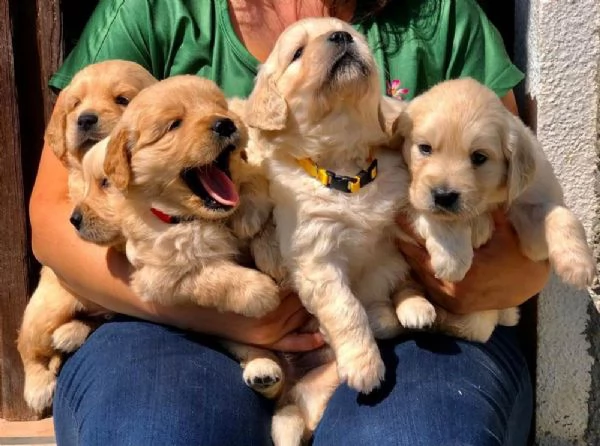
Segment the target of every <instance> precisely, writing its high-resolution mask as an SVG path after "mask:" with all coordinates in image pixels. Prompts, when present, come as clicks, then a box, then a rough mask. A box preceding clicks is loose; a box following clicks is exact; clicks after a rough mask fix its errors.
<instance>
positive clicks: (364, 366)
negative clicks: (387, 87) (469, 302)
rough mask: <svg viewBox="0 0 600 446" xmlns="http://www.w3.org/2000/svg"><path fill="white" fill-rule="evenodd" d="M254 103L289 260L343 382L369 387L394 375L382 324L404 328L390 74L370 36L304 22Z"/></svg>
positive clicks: (251, 120)
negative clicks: (388, 120)
mask: <svg viewBox="0 0 600 446" xmlns="http://www.w3.org/2000/svg"><path fill="white" fill-rule="evenodd" d="M247 105H248V109H247V115H246V121H247V123H248V124H249V126H250V127H252V128H253V130H251V137H250V139H251V140H253V139H254V140H255V141H256V145H257V146H258V147H260V148H261V149H263V150H265V156H266V157H267V158H268V160H267V167H268V174H269V179H270V192H271V198H272V199H273V201H274V205H275V207H274V218H275V223H276V231H277V236H278V242H279V245H280V248H281V254H282V257H283V260H284V265H285V267H286V268H287V270H288V271H289V273H290V276H291V281H292V283H293V285H294V287H295V288H296V289H297V291H298V293H299V296H300V299H301V300H302V302H303V304H304V305H305V306H306V307H307V308H308V310H309V311H310V312H311V313H313V314H314V315H315V316H316V317H317V319H318V321H319V324H320V327H321V329H322V331H323V332H324V333H325V335H326V337H327V339H328V341H329V343H330V344H331V346H332V348H333V350H334V352H335V358H336V361H337V368H338V373H339V377H340V379H341V380H342V381H346V382H347V383H348V384H349V385H350V386H351V387H353V388H355V389H357V390H359V391H361V392H370V391H371V390H373V389H374V388H375V387H377V386H378V385H379V384H380V382H381V380H382V378H383V373H384V365H383V362H382V360H381V357H380V355H379V350H378V348H377V344H376V343H375V336H374V335H373V332H374V333H375V335H376V336H377V337H381V338H386V337H392V336H395V335H396V334H398V332H399V331H400V323H399V320H398V319H399V318H398V316H397V315H396V312H395V309H394V307H393V305H392V300H391V299H390V296H391V295H392V293H394V292H395V291H396V290H397V289H399V284H400V283H401V281H402V279H403V278H405V277H406V274H407V272H408V266H407V264H406V262H405V261H404V259H403V257H402V256H401V255H400V254H399V253H398V251H397V250H396V248H395V245H394V243H393V232H394V230H393V227H394V215H395V213H396V211H397V210H398V209H399V207H400V206H401V205H402V204H403V198H405V197H406V191H407V187H408V174H407V172H406V168H405V165H404V162H403V160H402V157H401V156H400V154H398V153H395V152H391V151H388V150H385V149H384V148H382V147H381V146H382V143H383V142H384V141H386V133H385V131H384V128H383V122H382V120H381V112H380V93H379V80H378V75H377V69H376V66H375V62H374V60H373V57H372V55H371V53H370V51H369V48H368V46H367V44H366V41H365V39H364V38H363V36H361V35H360V34H359V33H357V32H356V31H354V30H353V29H352V27H351V26H349V25H348V24H345V23H344V22H342V21H340V20H336V19H308V20H302V21H299V22H298V23H296V24H294V25H292V26H291V27H289V28H288V29H287V30H286V31H284V33H283V34H282V35H281V36H280V38H279V40H278V42H277V43H276V45H275V47H274V49H273V51H272V53H271V55H270V56H269V58H268V59H267V61H266V63H265V64H264V65H263V66H262V67H261V69H260V72H259V74H258V77H257V80H256V85H255V88H254V90H253V92H252V94H251V95H250V97H249V99H248V104H247ZM400 294H401V293H398V295H400ZM419 302H420V303H422V304H423V305H424V306H425V308H426V311H425V313H426V314H427V317H426V319H427V320H425V321H421V320H420V321H418V323H419V324H421V325H425V324H430V323H432V322H433V319H434V318H435V311H434V309H433V306H431V304H429V303H428V302H427V301H425V300H424V299H422V298H421V300H420V301H419ZM401 317H402V316H401ZM406 319H408V320H409V322H413V323H414V325H417V321H411V320H410V318H406ZM407 325H411V324H407Z"/></svg>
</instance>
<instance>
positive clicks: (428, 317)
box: [396, 297, 436, 330]
mask: <svg viewBox="0 0 600 446" xmlns="http://www.w3.org/2000/svg"><path fill="white" fill-rule="evenodd" d="M396 315H397V317H398V320H399V321H400V323H401V324H402V326H403V327H405V328H410V329H415V330H420V329H423V328H427V327H431V326H432V325H433V323H434V322H435V318H436V312H435V307H434V306H433V304H432V303H431V302H429V301H428V300H427V299H425V298H423V297H418V298H410V299H406V300H404V301H403V302H402V303H401V304H400V305H398V308H396Z"/></svg>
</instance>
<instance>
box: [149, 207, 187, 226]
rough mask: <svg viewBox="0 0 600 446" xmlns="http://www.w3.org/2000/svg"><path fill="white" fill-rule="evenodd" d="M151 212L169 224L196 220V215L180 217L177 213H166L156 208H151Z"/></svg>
mask: <svg viewBox="0 0 600 446" xmlns="http://www.w3.org/2000/svg"><path fill="white" fill-rule="evenodd" d="M150 212H152V213H153V214H154V215H155V216H156V217H157V218H158V219H159V220H160V221H162V222H163V223H167V224H169V225H174V224H177V223H181V222H184V221H192V220H194V217H178V216H176V215H169V214H165V213H164V212H163V211H160V210H158V209H156V208H150Z"/></svg>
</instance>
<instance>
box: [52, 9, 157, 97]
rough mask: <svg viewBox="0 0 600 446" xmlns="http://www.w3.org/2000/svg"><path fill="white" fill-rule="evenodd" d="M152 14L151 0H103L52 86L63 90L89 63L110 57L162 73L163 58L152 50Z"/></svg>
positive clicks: (155, 74) (53, 77) (155, 73)
mask: <svg viewBox="0 0 600 446" xmlns="http://www.w3.org/2000/svg"><path fill="white" fill-rule="evenodd" d="M152 16H153V11H152V7H151V1H148V0H101V1H100V3H99V4H98V6H97V7H96V9H95V10H94V13H93V14H92V16H91V18H90V19H89V21H88V22H87V24H86V26H85V28H84V30H83V33H82V35H81V37H80V39H79V40H78V42H77V44H76V46H75V48H74V49H73V51H72V52H71V53H70V54H69V56H68V57H67V58H66V59H65V61H64V63H63V65H62V66H61V68H60V69H59V70H58V71H57V72H56V73H55V74H54V75H53V76H52V77H51V79H50V81H49V85H50V87H52V88H55V89H58V90H60V89H62V88H64V87H65V86H66V85H68V84H69V82H70V81H71V79H72V78H73V76H74V75H75V74H76V73H77V72H78V71H79V70H81V69H82V68H84V67H85V66H86V65H89V64H92V63H96V62H100V61H103V60H108V59H125V60H130V61H132V62H137V63H139V64H140V65H142V66H143V67H144V68H146V69H147V70H148V71H150V72H151V73H152V74H153V75H154V76H155V77H159V75H160V74H161V73H162V67H161V58H160V57H159V54H156V53H157V51H156V50H152V48H156V46H155V45H154V42H153V41H152V40H153V32H152V30H151V26H152Z"/></svg>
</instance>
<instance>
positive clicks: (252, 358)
mask: <svg viewBox="0 0 600 446" xmlns="http://www.w3.org/2000/svg"><path fill="white" fill-rule="evenodd" d="M221 343H222V344H223V346H224V347H225V348H226V349H227V350H228V351H229V352H230V353H231V354H232V355H233V356H235V358H236V359H237V360H238V361H239V362H240V366H241V367H242V370H243V374H242V377H243V379H244V382H245V383H246V385H247V386H248V387H250V388H251V389H253V390H256V391H257V392H258V393H260V394H261V395H263V396H264V397H266V398H269V399H275V398H277V397H278V396H279V395H280V393H281V391H282V389H283V380H284V374H283V370H282V368H281V365H280V362H279V359H278V358H277V356H275V354H274V353H272V352H270V351H269V350H266V349H263V348H258V347H253V346H250V345H245V344H239V343H237V342H231V341H221Z"/></svg>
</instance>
